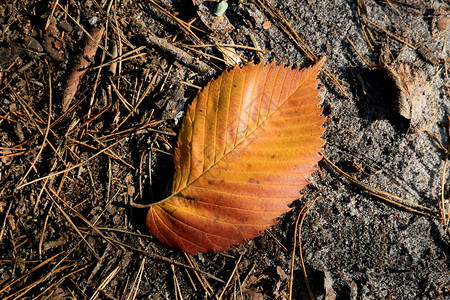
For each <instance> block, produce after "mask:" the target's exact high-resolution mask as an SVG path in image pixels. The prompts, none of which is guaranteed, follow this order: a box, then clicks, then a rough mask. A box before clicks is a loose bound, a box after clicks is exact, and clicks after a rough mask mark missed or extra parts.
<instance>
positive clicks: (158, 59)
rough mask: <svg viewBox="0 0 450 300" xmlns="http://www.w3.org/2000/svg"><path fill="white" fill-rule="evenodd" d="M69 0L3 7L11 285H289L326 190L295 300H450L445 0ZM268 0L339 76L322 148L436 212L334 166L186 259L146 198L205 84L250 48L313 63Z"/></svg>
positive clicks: (56, 294) (214, 291) (33, 290)
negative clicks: (251, 235) (254, 233)
mask: <svg viewBox="0 0 450 300" xmlns="http://www.w3.org/2000/svg"><path fill="white" fill-rule="evenodd" d="M54 2H56V3H58V4H54V3H53V4H49V3H47V1H24V0H21V1H7V3H2V4H1V5H0V23H1V25H2V27H1V29H0V213H1V218H0V226H1V229H0V230H1V231H0V253H1V255H0V297H1V298H6V299H95V298H98V299H134V298H132V297H135V299H181V297H182V298H183V299H204V298H220V297H222V299H287V298H288V297H289V278H290V271H289V270H290V265H291V252H292V248H293V237H294V230H295V223H296V219H297V216H298V214H299V212H300V210H301V209H302V207H303V206H304V205H305V203H307V202H308V201H309V200H311V199H315V200H316V202H315V204H314V205H313V206H312V208H311V209H310V210H309V211H308V213H307V215H306V217H305V219H304V222H303V224H302V227H301V228H302V230H301V240H302V249H301V251H302V254H303V261H304V264H305V268H306V274H307V276H308V282H309V284H310V288H311V291H310V292H308V288H307V284H306V282H305V280H304V276H303V272H302V268H301V264H300V262H301V259H300V258H299V256H298V248H296V253H297V254H296V256H295V260H294V271H293V289H292V298H293V299H307V298H309V297H311V294H312V295H313V296H314V297H316V298H317V299H335V298H338V299H385V298H388V299H448V298H449V297H450V272H449V258H448V257H449V254H450V252H449V242H450V239H449V230H448V227H446V226H445V224H444V220H442V214H441V213H440V211H442V210H440V206H439V205H440V203H441V202H442V201H443V202H444V204H445V205H447V206H448V205H449V200H448V199H449V195H450V191H449V184H448V175H447V176H446V177H445V178H443V177H442V173H443V169H444V162H445V159H446V151H445V149H446V148H447V147H448V146H447V145H448V143H449V138H448V136H449V132H448V129H449V122H448V119H447V115H448V114H449V113H450V101H449V80H448V66H449V65H448V53H449V50H448V49H449V48H448V47H449V46H448V41H447V40H446V38H448V35H449V28H448V26H449V25H448V24H449V11H450V7H449V3H448V1H433V2H432V4H429V3H425V1H415V0H414V1H409V0H408V1H404V2H403V1H369V0H367V1H362V0H361V1H341V0H336V1H330V0H324V1H315V0H309V1H293V0H284V1H275V0H273V1H271V2H270V3H271V4H272V5H273V7H272V6H271V5H270V4H269V3H268V2H267V1H263V0H261V1H258V0H255V1H251V0H249V1H245V0H242V1H228V2H229V7H228V9H227V10H226V12H225V13H224V14H223V15H222V16H219V17H216V16H213V14H214V11H215V7H216V3H214V2H213V1H198V0H196V1H193V2H192V3H191V2H190V1H168V0H164V1H160V2H154V1H127V0H123V1H102V2H101V3H100V1H90V0H74V1H54ZM155 3H159V4H155ZM270 12H278V13H279V15H280V16H282V17H283V18H284V19H285V20H286V21H287V22H288V23H289V24H290V26H292V29H293V30H295V31H296V32H297V33H298V34H299V37H298V38H301V39H302V41H303V42H304V44H305V45H306V46H307V47H309V49H310V50H311V53H313V54H314V55H315V56H317V57H319V58H320V57H322V56H327V60H326V63H325V66H326V68H327V70H329V72H330V73H331V74H333V75H334V76H335V77H336V78H337V80H338V82H339V84H340V86H341V87H342V88H341V89H340V88H339V87H338V85H336V84H335V83H333V81H332V80H331V79H330V77H328V76H326V74H322V75H321V80H322V84H321V87H322V92H321V96H322V97H323V107H324V115H325V116H327V117H328V121H327V123H326V126H327V131H326V133H325V136H324V138H326V141H327V144H326V146H325V147H324V150H323V153H324V155H326V156H327V157H328V158H329V159H330V160H331V161H332V162H334V163H335V164H336V165H337V166H338V167H340V168H341V169H342V170H344V171H345V172H347V173H348V174H350V175H351V176H353V178H355V179H357V180H360V181H361V182H363V183H365V184H368V185H369V186H371V187H373V188H376V189H379V190H382V191H385V192H387V193H390V194H393V195H396V196H398V197H400V198H402V199H406V200H409V201H411V202H412V203H415V204H419V205H422V206H424V207H427V208H430V210H424V209H423V208H418V207H413V206H412V205H411V204H407V208H402V207H399V206H398V205H396V204H392V203H388V202H386V201H384V200H382V199H380V198H379V197H376V196H374V195H371V194H370V193H369V192H367V190H364V189H361V188H360V187H358V186H357V185H355V184H354V183H351V182H349V181H348V180H346V179H345V178H344V176H343V175H342V174H339V173H338V172H336V170H335V169H333V168H332V167H331V165H330V164H328V163H326V162H325V161H322V162H320V163H319V167H320V170H319V171H318V172H317V173H315V174H314V175H313V177H312V178H311V181H312V183H311V184H310V185H309V186H308V187H307V188H306V189H305V190H304V191H303V192H302V193H303V194H304V195H305V196H304V197H303V198H302V199H301V200H298V201H295V202H294V203H293V204H292V208H293V209H292V211H291V212H289V213H287V214H285V215H284V216H282V217H281V218H280V221H279V223H278V224H277V225H276V226H274V227H273V228H271V229H269V230H267V231H265V232H263V233H262V236H261V237H258V238H255V239H253V240H251V241H249V242H248V243H247V244H243V245H237V246H236V247H234V249H233V250H230V251H227V252H224V253H207V254H199V255H198V256H195V257H194V256H186V255H185V254H183V253H181V252H179V251H177V250H175V249H171V248H169V247H167V246H165V245H163V244H161V243H160V242H159V241H157V240H156V239H155V238H153V237H151V236H148V235H146V228H145V223H144V218H145V210H142V209H135V208H132V207H131V206H130V205H129V203H130V201H134V202H136V203H149V202H152V201H158V200H160V199H162V198H163V197H164V196H166V195H167V193H168V191H167V190H168V186H170V179H171V176H172V174H173V164H172V157H171V153H172V151H173V147H174V145H175V143H176V133H177V132H178V130H179V123H180V120H181V118H182V116H183V111H184V108H185V106H186V104H188V103H189V102H190V101H191V100H192V99H193V97H194V96H195V94H196V93H197V91H198V88H199V87H201V86H203V85H204V84H205V83H206V82H207V81H208V80H210V79H211V78H213V77H214V76H216V75H218V74H220V72H221V71H222V70H224V69H225V68H226V67H228V66H230V65H232V64H234V63H236V62H237V61H238V62H239V61H240V62H241V63H245V62H246V61H254V62H261V61H264V62H272V61H277V62H279V63H286V64H293V65H297V66H302V67H303V66H309V65H311V64H312V63H313V62H312V61H311V60H310V59H309V58H308V56H307V55H305V53H304V51H303V50H302V49H301V48H300V47H302V48H305V46H304V45H302V44H301V43H299V45H300V46H299V45H297V44H296V42H295V41H297V43H298V41H299V39H298V38H296V37H295V36H294V35H292V34H291V36H290V35H289V34H288V33H286V32H285V31H284V30H283V28H286V29H287V30H288V31H289V30H290V29H289V27H288V26H287V25H286V24H285V23H283V22H284V21H283V20H282V19H280V18H279V17H277V16H276V15H274V14H271V13H270ZM102 28H104V34H100V40H99V43H94V42H92V38H91V36H92V35H95V32H96V31H98V29H102ZM289 32H291V33H292V31H289ZM97 33H98V32H97ZM94 39H95V37H94ZM212 44H216V45H217V44H219V45H223V44H234V45H241V46H248V47H244V48H243V47H228V48H224V46H211V45H212ZM253 48H258V49H265V50H271V52H261V51H255V50H254V49H253ZM364 60H366V62H367V63H366V62H364ZM80 66H82V68H83V70H84V71H83V72H80V71H79V69H80ZM400 66H403V67H400ZM404 66H407V67H404ZM402 68H403V69H402ZM405 68H406V69H408V70H409V71H404V70H405ZM402 70H403V71H402ZM73 72H79V73H84V76H82V77H81V76H80V74H78V75H73V74H72V73H73ZM71 74H72V75H71ZM73 76H74V77H73ZM78 81H79V84H78V85H76V84H77V82H78ZM402 85H403V89H402ZM70 89H72V90H73V89H74V92H75V93H74V96H73V97H71V96H70V95H68V94H70V93H71V92H68V90H70ZM49 113H50V114H49ZM408 113H409V115H408ZM49 116H50V117H49ZM408 118H409V119H408ZM439 143H441V144H442V145H440V144H439ZM439 146H442V147H443V148H445V149H440V147H439ZM442 147H441V148H442ZM447 174H448V172H447ZM442 183H444V188H443V192H442V193H443V194H441V187H442ZM408 207H409V208H408ZM410 208H415V209H416V210H418V211H420V212H426V213H428V214H429V215H428V216H427V215H423V214H421V213H419V212H415V211H412V210H411V209H410Z"/></svg>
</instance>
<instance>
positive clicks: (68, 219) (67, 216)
mask: <svg viewBox="0 0 450 300" xmlns="http://www.w3.org/2000/svg"><path fill="white" fill-rule="evenodd" d="M49 197H50V199H51V200H52V201H53V203H54V204H55V205H56V207H57V208H58V209H59V211H60V212H61V214H62V215H63V216H64V218H65V219H66V221H67V222H68V223H69V224H70V226H72V228H73V229H74V230H75V231H76V232H77V233H78V235H79V236H80V237H81V239H82V240H83V242H84V243H85V244H86V245H87V246H88V248H89V250H91V252H92V254H93V255H94V256H95V258H97V260H100V256H99V255H98V254H97V252H95V249H94V248H93V247H92V246H91V245H90V244H89V243H88V241H86V239H85V238H84V236H83V234H82V233H81V232H80V230H79V229H78V227H77V226H76V225H75V224H74V223H73V221H72V219H71V218H70V217H69V215H68V214H67V213H66V212H65V211H64V210H63V209H62V208H61V206H59V205H58V203H57V202H56V201H55V199H53V197H51V196H50V195H49Z"/></svg>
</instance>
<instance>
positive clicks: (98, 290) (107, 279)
mask: <svg viewBox="0 0 450 300" xmlns="http://www.w3.org/2000/svg"><path fill="white" fill-rule="evenodd" d="M119 270H120V266H117V267H116V268H115V269H114V270H112V272H111V273H109V274H108V276H106V278H105V279H104V280H103V281H102V283H101V284H100V285H99V286H98V288H97V289H96V290H95V292H94V294H93V295H92V296H91V298H90V300H94V299H97V296H98V294H99V293H100V291H102V290H103V289H104V288H105V287H106V286H107V285H108V284H109V283H110V282H111V280H112V279H113V278H114V276H116V274H117V273H118V272H119Z"/></svg>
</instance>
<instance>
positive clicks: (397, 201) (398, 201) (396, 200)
mask: <svg viewBox="0 0 450 300" xmlns="http://www.w3.org/2000/svg"><path fill="white" fill-rule="evenodd" d="M322 157H323V159H324V160H325V161H326V162H327V163H328V164H329V165H330V166H331V167H332V168H333V169H334V170H336V172H338V173H339V174H341V175H342V176H344V177H345V178H346V179H347V180H348V181H350V182H351V183H353V184H354V185H356V186H357V187H359V188H361V189H363V190H365V191H367V192H368V193H370V194H371V195H373V196H375V197H378V198H380V199H383V200H385V201H386V202H389V203H391V204H394V205H396V206H400V207H402V208H404V209H407V210H409V211H412V212H415V213H418V214H421V215H425V216H429V217H433V218H436V215H437V214H438V213H437V212H436V211H435V210H433V209H431V208H428V207H425V206H422V205H419V204H416V203H413V202H411V201H408V200H406V199H402V198H400V197H397V196H395V195H392V194H389V193H387V192H384V191H382V190H379V189H376V188H374V187H371V186H370V185H368V184H365V183H363V182H361V181H359V180H356V179H355V178H353V177H352V176H350V175H349V174H347V173H345V172H344V171H342V170H341V169H340V168H339V167H338V166H336V165H335V164H334V163H332V162H331V161H330V160H329V159H328V157H326V156H325V155H324V154H322ZM412 207H415V208H417V209H414V208H412ZM418 209H421V210H422V211H421V210H418ZM425 211H427V212H425Z"/></svg>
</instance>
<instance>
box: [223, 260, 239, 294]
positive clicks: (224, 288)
mask: <svg viewBox="0 0 450 300" xmlns="http://www.w3.org/2000/svg"><path fill="white" fill-rule="evenodd" d="M241 259H242V254H241V255H240V256H239V259H238V261H237V262H236V265H235V266H234V269H233V272H231V275H230V277H229V278H228V281H227V283H226V284H225V286H224V287H223V290H222V292H221V293H220V295H219V300H221V299H222V297H223V294H224V293H225V291H226V290H227V288H228V285H229V284H230V282H231V279H232V278H233V276H234V274H235V273H236V270H237V268H238V267H239V263H240V262H241Z"/></svg>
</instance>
